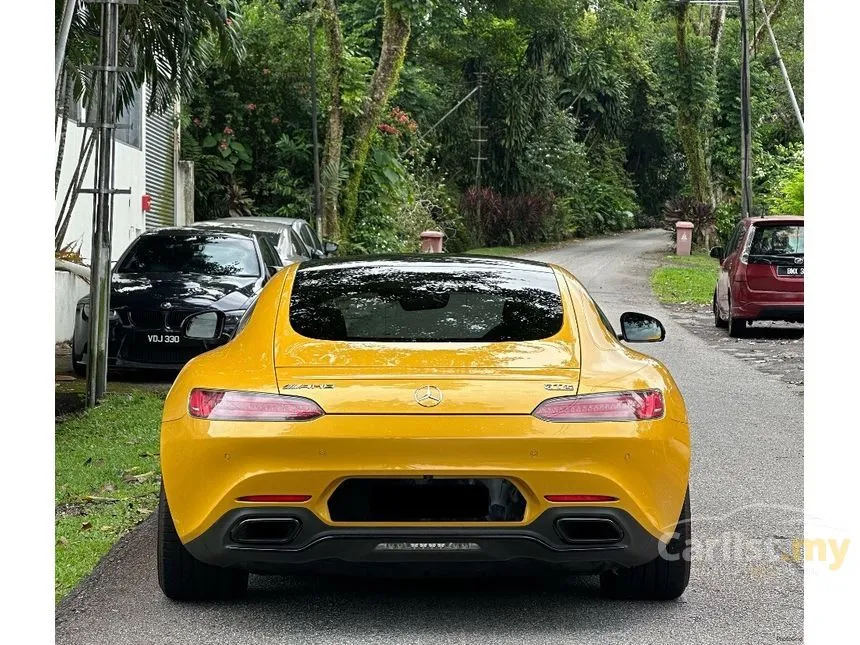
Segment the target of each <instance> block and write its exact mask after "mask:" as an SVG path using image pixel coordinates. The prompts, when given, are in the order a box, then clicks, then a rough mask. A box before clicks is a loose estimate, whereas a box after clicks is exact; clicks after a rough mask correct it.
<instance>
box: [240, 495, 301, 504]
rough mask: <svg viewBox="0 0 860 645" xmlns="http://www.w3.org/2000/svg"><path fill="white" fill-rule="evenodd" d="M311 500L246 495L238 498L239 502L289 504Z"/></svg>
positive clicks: (297, 496)
mask: <svg viewBox="0 0 860 645" xmlns="http://www.w3.org/2000/svg"><path fill="white" fill-rule="evenodd" d="M310 498H311V496H310V495H246V496H245V497H240V498H239V499H238V501H240V502H269V503H277V502H280V503H289V504H295V503H297V502H306V501H308V500H309V499H310Z"/></svg>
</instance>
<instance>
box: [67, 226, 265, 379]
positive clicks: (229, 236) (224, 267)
mask: <svg viewBox="0 0 860 645" xmlns="http://www.w3.org/2000/svg"><path fill="white" fill-rule="evenodd" d="M281 264H282V263H281V259H280V257H279V256H278V254H277V252H276V251H275V249H274V248H273V247H272V245H271V243H270V242H269V241H268V240H267V239H265V238H263V237H259V236H257V235H256V234H253V233H241V232H238V231H230V232H225V231H214V230H213V231H204V230H200V229H194V228H165V229H159V230H156V231H150V232H147V233H144V234H142V235H141V236H140V237H138V238H137V239H136V240H135V241H134V242H132V244H131V246H129V248H128V249H127V250H126V251H125V253H124V254H123V255H122V257H121V258H120V259H119V261H118V262H117V264H116V267H115V269H114V270H113V274H112V279H111V282H112V283H111V300H110V322H109V330H108V367H109V368H116V369H146V368H149V369H162V370H163V369H168V370H174V369H179V368H181V367H182V366H183V365H184V364H185V363H186V362H187V361H189V360H190V359H192V358H193V357H194V356H197V355H198V354H201V353H203V352H205V351H207V350H209V349H212V348H214V347H217V346H218V345H222V344H224V343H225V342H227V341H228V340H229V339H230V337H231V336H232V334H233V333H234V331H235V329H236V326H237V325H238V324H239V321H240V319H241V318H242V316H243V315H244V313H245V311H246V310H247V308H248V307H249V306H250V304H251V303H252V302H253V301H254V299H255V298H256V296H257V294H258V293H259V291H260V290H261V289H262V288H263V285H264V284H265V283H266V282H267V281H268V280H269V278H271V277H272V276H273V275H274V274H275V273H276V272H277V271H278V270H279V269H280V268H281ZM212 311H218V312H221V313H222V314H223V316H217V317H214V316H213V317H212V318H215V319H216V320H218V321H219V323H218V324H219V325H220V329H219V330H218V333H217V334H216V337H215V338H214V339H211V338H210V339H207V340H204V339H203V338H195V334H194V333H193V332H191V333H189V325H190V324H191V322H192V320H195V319H196V320H197V321H199V322H201V323H203V324H206V321H207V320H208V319H207V317H205V316H203V317H201V316H199V314H203V313H205V312H212ZM90 313H91V312H90V298H89V296H84V297H83V298H81V299H80V301H78V305H77V309H76V311H75V333H74V337H73V340H72V367H73V368H74V371H75V373H76V374H78V375H83V374H85V372H86V362H87V342H88V339H89V319H90ZM197 336H201V334H197ZM202 336H206V335H202ZM209 336H211V334H209Z"/></svg>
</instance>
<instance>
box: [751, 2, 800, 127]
mask: <svg viewBox="0 0 860 645" xmlns="http://www.w3.org/2000/svg"><path fill="white" fill-rule="evenodd" d="M754 1H755V0H754ZM758 3H759V6H760V7H761V13H762V16H764V26H765V29H767V33H768V36H770V44H771V45H773V53H774V54H776V61H777V63H779V71H780V73H781V74H782V80H783V81H785V88H786V89H787V90H788V98H789V99H791V107H793V108H794V116H796V117H797V124H798V125H799V126H800V133H801V134H803V135H805V134H806V132H805V131H804V129H803V113H802V112H801V111H800V105H798V103H797V97H796V96H795V95H794V88H793V87H792V86H791V79H790V78H789V77H788V70H787V69H785V63H783V62H782V54H780V53H779V45H777V44H776V36H775V35H774V33H773V29H772V28H771V26H770V17H769V16H768V15H767V7H765V6H764V0H758Z"/></svg>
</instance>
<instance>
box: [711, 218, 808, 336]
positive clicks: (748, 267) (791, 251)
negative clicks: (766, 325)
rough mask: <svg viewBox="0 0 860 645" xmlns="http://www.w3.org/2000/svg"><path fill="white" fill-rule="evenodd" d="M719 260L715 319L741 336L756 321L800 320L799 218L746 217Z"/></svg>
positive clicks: (717, 252) (714, 253)
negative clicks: (748, 325)
mask: <svg viewBox="0 0 860 645" xmlns="http://www.w3.org/2000/svg"><path fill="white" fill-rule="evenodd" d="M711 257H715V258H719V259H720V277H719V279H718V281H717V287H716V289H714V305H713V306H714V324H716V326H717V327H728V328H729V335H730V336H735V337H737V336H742V335H743V334H744V333H745V331H746V326H747V324H751V323H752V322H753V321H755V320H784V321H787V322H803V218H802V217H791V216H787V215H786V216H780V217H747V218H745V219H742V220H741V221H740V222H739V223H738V225H737V226H736V227H735V230H734V231H732V235H731V237H730V238H729V241H728V244H727V245H726V247H725V249H723V248H722V247H715V248H713V249H711Z"/></svg>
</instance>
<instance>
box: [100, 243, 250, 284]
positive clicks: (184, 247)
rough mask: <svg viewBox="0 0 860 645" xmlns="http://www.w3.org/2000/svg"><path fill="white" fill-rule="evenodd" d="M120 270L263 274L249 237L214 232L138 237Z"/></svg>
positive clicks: (222, 274)
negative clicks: (243, 237)
mask: <svg viewBox="0 0 860 645" xmlns="http://www.w3.org/2000/svg"><path fill="white" fill-rule="evenodd" d="M116 272H117V273H203V274H206V275H213V276H227V275H232V276H244V277H254V276H259V275H260V264H259V262H258V261H257V252H256V250H255V248H254V243H253V242H252V241H251V240H249V239H242V238H237V237H232V236H225V235H218V234H210V233H201V234H200V235H176V236H170V235H151V236H145V237H140V238H138V240H137V241H136V242H135V243H134V245H133V246H132V248H131V249H130V250H129V252H128V255H126V257H125V259H124V260H123V261H122V263H121V264H120V265H119V267H118V268H117V270H116Z"/></svg>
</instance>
